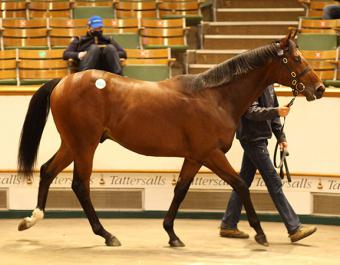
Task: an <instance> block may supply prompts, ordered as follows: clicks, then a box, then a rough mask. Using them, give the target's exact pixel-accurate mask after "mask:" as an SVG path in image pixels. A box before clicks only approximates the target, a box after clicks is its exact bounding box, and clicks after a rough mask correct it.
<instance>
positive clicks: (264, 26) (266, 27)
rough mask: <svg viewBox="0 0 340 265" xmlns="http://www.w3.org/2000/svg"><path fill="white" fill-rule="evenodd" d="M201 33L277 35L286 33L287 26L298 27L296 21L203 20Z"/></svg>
mask: <svg viewBox="0 0 340 265" xmlns="http://www.w3.org/2000/svg"><path fill="white" fill-rule="evenodd" d="M202 26H203V34H223V35H238V34H239V35H243V34H244V35H277V34H286V33H287V32H288V27H298V22H297V21H247V22H240V21H237V22H228V21H222V22H203V24H202Z"/></svg>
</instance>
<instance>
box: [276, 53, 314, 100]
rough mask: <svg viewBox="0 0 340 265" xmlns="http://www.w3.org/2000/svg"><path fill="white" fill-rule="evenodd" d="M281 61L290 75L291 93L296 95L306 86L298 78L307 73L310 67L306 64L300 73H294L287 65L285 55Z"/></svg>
mask: <svg viewBox="0 0 340 265" xmlns="http://www.w3.org/2000/svg"><path fill="white" fill-rule="evenodd" d="M282 63H283V64H284V65H285V66H286V67H287V69H288V71H289V72H290V75H291V77H292V86H291V88H292V90H293V94H294V96H295V97H296V96H297V95H298V94H299V93H301V92H303V91H304V90H305V88H306V86H305V84H304V83H303V82H300V78H301V77H303V76H304V75H305V74H307V73H308V72H309V71H310V70H311V68H310V67H309V66H307V67H306V68H305V69H304V70H303V71H302V72H301V73H300V74H298V75H297V74H296V73H295V72H294V71H293V70H292V69H291V68H290V66H289V65H288V59H287V58H286V57H283V58H282Z"/></svg>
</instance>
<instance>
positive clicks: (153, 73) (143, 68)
mask: <svg viewBox="0 0 340 265" xmlns="http://www.w3.org/2000/svg"><path fill="white" fill-rule="evenodd" d="M123 75H124V76H127V77H129V78H132V79H138V80H145V81H161V80H165V79H168V78H169V76H170V67H169V66H167V65H127V66H124V68H123Z"/></svg>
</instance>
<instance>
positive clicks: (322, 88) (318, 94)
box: [315, 85, 326, 99]
mask: <svg viewBox="0 0 340 265" xmlns="http://www.w3.org/2000/svg"><path fill="white" fill-rule="evenodd" d="M325 89H326V88H325V86H324V85H321V86H319V87H318V88H317V89H316V92H315V96H316V98H317V99H319V98H322V96H323V93H324V92H325Z"/></svg>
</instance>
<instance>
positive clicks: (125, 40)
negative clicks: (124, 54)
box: [104, 31, 140, 49]
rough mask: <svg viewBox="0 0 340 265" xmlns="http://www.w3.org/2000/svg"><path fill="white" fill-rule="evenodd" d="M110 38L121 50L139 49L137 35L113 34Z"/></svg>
mask: <svg viewBox="0 0 340 265" xmlns="http://www.w3.org/2000/svg"><path fill="white" fill-rule="evenodd" d="M104 33H105V31H104ZM111 36H112V37H113V39H114V40H115V41H117V42H118V44H119V45H120V46H122V47H123V48H126V49H137V48H139V47H140V40H139V34H138V33H114V34H112V35H111Z"/></svg>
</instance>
